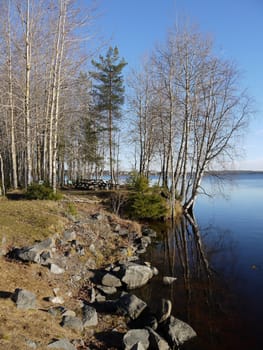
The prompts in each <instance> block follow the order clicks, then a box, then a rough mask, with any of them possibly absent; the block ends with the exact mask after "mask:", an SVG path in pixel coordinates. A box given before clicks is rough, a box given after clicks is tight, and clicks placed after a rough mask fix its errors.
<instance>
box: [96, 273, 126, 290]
mask: <svg viewBox="0 0 263 350" xmlns="http://www.w3.org/2000/svg"><path fill="white" fill-rule="evenodd" d="M101 284H102V285H103V286H106V287H121V286H122V283H121V281H120V279H119V278H118V277H116V276H114V275H112V274H111V273H106V274H105V275H104V276H103V277H102V279H101Z"/></svg>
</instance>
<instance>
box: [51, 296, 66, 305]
mask: <svg viewBox="0 0 263 350" xmlns="http://www.w3.org/2000/svg"><path fill="white" fill-rule="evenodd" d="M48 300H49V301H50V302H51V303H53V304H64V302H65V301H64V299H63V298H62V297H49V298H48Z"/></svg>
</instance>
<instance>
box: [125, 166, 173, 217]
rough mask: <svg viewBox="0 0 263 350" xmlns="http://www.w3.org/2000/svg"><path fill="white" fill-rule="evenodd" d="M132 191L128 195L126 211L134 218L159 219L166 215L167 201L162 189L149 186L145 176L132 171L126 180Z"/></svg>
mask: <svg viewBox="0 0 263 350" xmlns="http://www.w3.org/2000/svg"><path fill="white" fill-rule="evenodd" d="M128 186H129V187H130V189H131V190H133V192H132V193H131V194H130V196H129V201H128V208H127V209H128V213H129V215H130V216H131V217H132V218H134V219H153V220H157V219H161V218H164V217H166V216H167V211H168V208H167V202H166V199H165V196H163V195H162V194H161V193H162V189H160V188H159V187H158V186H154V187H150V186H149V180H148V178H147V177H146V176H144V175H141V174H139V173H136V172H133V173H132V174H131V176H130V178H129V180H128Z"/></svg>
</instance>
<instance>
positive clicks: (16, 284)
mask: <svg viewBox="0 0 263 350" xmlns="http://www.w3.org/2000/svg"><path fill="white" fill-rule="evenodd" d="M98 211H100V212H101V213H102V214H103V216H104V219H103V220H104V221H98V222H94V223H91V222H87V223H86V224H85V225H84V229H85V230H87V231H86V232H89V235H88V236H87V235H86V241H85V242H84V241H83V242H82V243H83V244H85V245H87V246H88V245H89V244H91V243H93V244H94V245H95V247H96V249H97V252H98V254H97V255H96V257H94V256H92V254H91V252H89V251H88V250H85V256H81V257H80V256H78V255H77V254H75V253H74V252H72V254H71V258H72V259H71V263H70V265H69V268H68V270H67V271H66V273H64V274H63V275H54V274H51V273H50V271H49V269H48V268H47V267H44V266H40V265H38V264H33V263H30V264H26V263H21V262H17V261H14V260H10V259H7V258H6V257H5V256H4V254H5V253H7V252H8V251H9V250H10V249H12V248H14V247H23V246H28V245H30V244H33V243H34V242H35V241H37V240H42V239H44V238H46V237H50V236H53V235H54V234H57V237H60V235H61V234H62V232H63V230H64V229H65V228H67V227H70V226H72V224H73V221H72V217H75V218H76V217H77V218H78V219H79V220H82V219H83V218H87V217H89V216H90V214H92V213H95V212H98ZM109 215H110V217H111V221H113V222H115V223H120V224H121V225H122V226H125V227H127V228H128V229H129V230H132V231H139V230H140V227H139V225H138V224H136V223H132V222H129V221H123V220H121V219H120V218H118V217H117V216H114V215H112V214H109V213H107V212H105V211H104V209H103V204H102V201H101V200H99V199H98V198H97V197H89V198H88V197H87V195H85V196H80V195H76V194H74V195H72V194H71V195H67V196H66V197H65V199H64V200H63V201H61V202H50V201H24V200H18V201H14V200H0V249H1V252H2V255H3V256H1V257H0V349H5V350H15V349H16V350H17V349H19V350H24V349H30V348H29V347H28V346H27V345H26V342H27V341H28V340H30V341H34V342H35V343H36V344H38V347H37V349H46V345H47V344H48V343H50V342H51V340H52V339H58V338H68V339H69V340H73V339H83V340H84V342H85V344H88V343H91V342H92V343H93V344H94V346H95V344H97V346H98V348H103V345H102V343H101V344H100V343H99V342H98V341H97V340H96V339H95V337H94V336H93V334H95V333H97V332H102V331H108V330H111V329H113V328H115V329H116V330H118V331H121V332H124V331H125V323H124V320H123V319H122V318H121V317H117V316H110V315H99V325H98V326H97V327H94V328H91V329H89V330H85V331H83V333H82V334H78V333H76V332H73V331H70V330H66V329H64V328H62V327H61V326H60V325H59V323H60V320H61V317H54V316H51V315H50V314H49V313H47V309H48V308H49V307H50V306H54V305H53V304H51V303H50V302H47V301H45V300H44V298H47V297H50V296H53V295H54V292H53V289H54V288H59V292H58V295H59V296H63V298H64V300H65V306H66V307H67V308H71V309H73V310H78V309H79V296H80V293H79V290H80V289H81V287H82V286H83V285H84V286H85V284H87V285H88V283H89V281H88V273H87V276H86V277H87V279H86V280H85V278H82V279H81V281H79V282H76V283H75V282H73V281H72V279H71V276H72V274H75V273H79V272H80V270H81V266H82V267H83V265H84V264H86V266H87V265H88V264H89V263H91V264H93V265H94V264H95V265H96V267H97V268H98V267H100V266H104V265H107V264H108V263H111V262H114V261H116V260H118V259H119V258H120V255H119V251H118V247H128V246H129V242H128V241H127V240H124V239H122V238H120V237H118V236H117V235H116V234H115V235H114V234H112V231H111V229H110V226H109V224H108V223H107V222H108V217H109ZM106 221H107V222H106ZM82 229H83V227H82ZM87 237H88V238H87ZM62 253H63V252H62ZM93 267H94V266H93ZM82 270H83V269H82ZM82 272H83V271H82ZM16 288H23V289H27V290H29V291H31V292H33V293H35V294H36V295H37V301H38V309H36V310H18V309H17V308H16V305H15V303H14V302H13V301H12V300H11V299H10V295H11V293H13V292H14V290H15V289H16ZM80 348H81V347H80Z"/></svg>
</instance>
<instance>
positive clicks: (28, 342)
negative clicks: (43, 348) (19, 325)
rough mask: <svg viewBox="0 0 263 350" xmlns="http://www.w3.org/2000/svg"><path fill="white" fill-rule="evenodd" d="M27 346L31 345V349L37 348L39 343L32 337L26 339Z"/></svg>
mask: <svg viewBox="0 0 263 350" xmlns="http://www.w3.org/2000/svg"><path fill="white" fill-rule="evenodd" d="M26 346H27V347H29V348H30V349H37V343H36V342H34V341H33V340H31V339H28V340H27V341H26Z"/></svg>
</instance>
